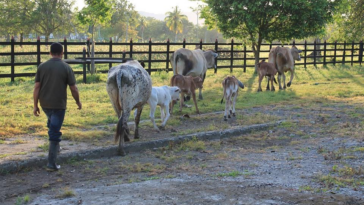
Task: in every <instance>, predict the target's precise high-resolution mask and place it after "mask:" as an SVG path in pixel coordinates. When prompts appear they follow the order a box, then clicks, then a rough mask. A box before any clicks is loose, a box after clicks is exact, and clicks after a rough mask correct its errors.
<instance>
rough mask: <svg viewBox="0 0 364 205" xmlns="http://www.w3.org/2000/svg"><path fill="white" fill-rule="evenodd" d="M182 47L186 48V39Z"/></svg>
mask: <svg viewBox="0 0 364 205" xmlns="http://www.w3.org/2000/svg"><path fill="white" fill-rule="evenodd" d="M182 47H183V48H186V39H185V38H184V39H183V42H182Z"/></svg>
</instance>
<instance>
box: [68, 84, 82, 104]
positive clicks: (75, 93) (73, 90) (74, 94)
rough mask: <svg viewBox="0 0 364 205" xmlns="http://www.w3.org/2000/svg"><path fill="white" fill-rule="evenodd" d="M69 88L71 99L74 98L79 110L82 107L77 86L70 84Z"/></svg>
mask: <svg viewBox="0 0 364 205" xmlns="http://www.w3.org/2000/svg"><path fill="white" fill-rule="evenodd" d="M70 90H71V93H72V97H73V99H75V101H76V104H77V106H78V109H79V110H81V109H82V103H81V102H80V95H79V93H78V88H77V86H76V84H75V85H70Z"/></svg>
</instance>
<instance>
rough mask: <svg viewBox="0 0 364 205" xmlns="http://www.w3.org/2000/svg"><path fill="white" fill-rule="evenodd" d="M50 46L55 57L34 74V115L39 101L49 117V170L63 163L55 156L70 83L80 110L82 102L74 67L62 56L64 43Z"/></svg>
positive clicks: (36, 114) (56, 168)
mask: <svg viewBox="0 0 364 205" xmlns="http://www.w3.org/2000/svg"><path fill="white" fill-rule="evenodd" d="M50 49H51V50H50V55H51V56H52V58H51V59H49V60H48V61H46V62H44V63H42V64H40V65H39V67H38V70H37V73H36V75H35V86H34V92H33V99H34V110H33V114H34V115H35V116H39V114H40V110H39V107H38V101H39V102H40V106H41V107H42V109H43V111H44V113H45V114H46V115H47V118H48V121H47V127H48V136H49V153H48V164H47V170H48V171H57V170H58V169H60V167H61V166H59V165H57V164H56V159H57V154H58V151H59V142H60V141H61V136H62V132H60V130H61V127H62V123H63V120H64V116H65V112H66V105H67V85H69V87H70V90H71V93H72V96H73V98H74V99H75V100H76V104H77V106H78V109H79V110H80V109H82V104H81V102H80V99H79V93H78V89H77V87H76V80H75V76H74V74H73V70H72V69H71V67H70V66H69V65H68V64H67V63H65V62H64V61H63V60H62V56H63V46H62V45H61V44H60V43H52V45H51V47H50Z"/></svg>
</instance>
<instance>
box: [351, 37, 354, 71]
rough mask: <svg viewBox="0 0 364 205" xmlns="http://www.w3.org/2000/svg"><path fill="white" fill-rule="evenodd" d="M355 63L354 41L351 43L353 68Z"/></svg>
mask: <svg viewBox="0 0 364 205" xmlns="http://www.w3.org/2000/svg"><path fill="white" fill-rule="evenodd" d="M353 63H354V41H352V42H351V66H353Z"/></svg>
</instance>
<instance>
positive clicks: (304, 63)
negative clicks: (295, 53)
mask: <svg viewBox="0 0 364 205" xmlns="http://www.w3.org/2000/svg"><path fill="white" fill-rule="evenodd" d="M306 62H307V40H305V60H304V62H303V65H304V67H305V68H307V67H306Z"/></svg>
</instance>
